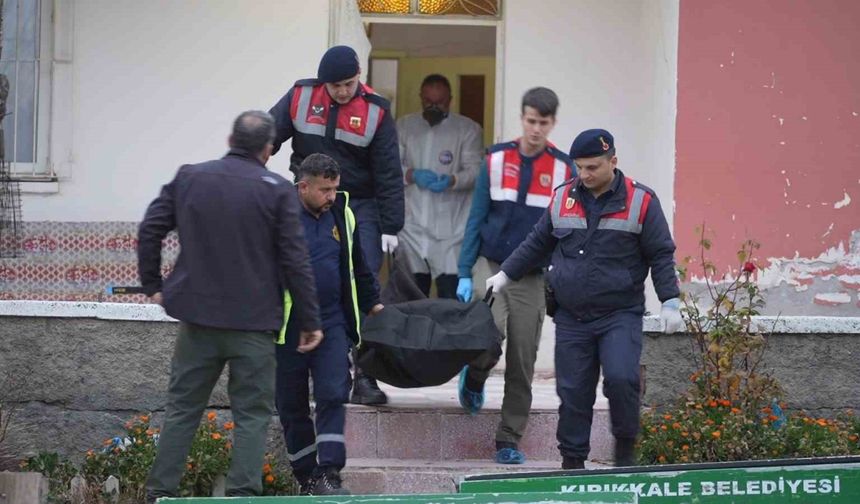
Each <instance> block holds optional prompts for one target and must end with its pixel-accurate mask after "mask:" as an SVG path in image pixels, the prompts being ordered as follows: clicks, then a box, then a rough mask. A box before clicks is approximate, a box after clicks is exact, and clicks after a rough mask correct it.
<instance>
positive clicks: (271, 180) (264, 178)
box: [260, 175, 281, 185]
mask: <svg viewBox="0 0 860 504" xmlns="http://www.w3.org/2000/svg"><path fill="white" fill-rule="evenodd" d="M260 179H261V180H262V181H263V182H266V183H268V184H272V185H279V184H280V183H281V182H280V181H279V180H278V179H276V178H275V177H273V176H271V175H263V176H262V177H260Z"/></svg>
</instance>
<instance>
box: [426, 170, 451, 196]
mask: <svg viewBox="0 0 860 504" xmlns="http://www.w3.org/2000/svg"><path fill="white" fill-rule="evenodd" d="M450 185H451V176H450V175H447V174H446V175H439V179H438V180H437V181H436V182H433V183H432V184H430V186H429V187H428V188H427V189H430V190H431V191H433V192H434V193H441V192H445V191H446V190H448V186H450Z"/></svg>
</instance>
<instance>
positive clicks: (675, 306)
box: [660, 298, 684, 334]
mask: <svg viewBox="0 0 860 504" xmlns="http://www.w3.org/2000/svg"><path fill="white" fill-rule="evenodd" d="M660 325H661V326H662V327H663V333H665V334H673V333H676V332H679V331H681V330H683V329H684V319H683V318H682V317H681V300H680V299H678V298H672V299H668V300H666V302H664V303H663V308H662V309H661V310H660Z"/></svg>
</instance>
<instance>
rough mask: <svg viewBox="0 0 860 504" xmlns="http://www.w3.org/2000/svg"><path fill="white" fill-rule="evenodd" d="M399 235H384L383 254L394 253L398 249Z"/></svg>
mask: <svg viewBox="0 0 860 504" xmlns="http://www.w3.org/2000/svg"><path fill="white" fill-rule="evenodd" d="M399 243H400V242H398V241H397V235H387V234H384V235H382V253H383V254H384V253H386V252H394V251H395V250H396V249H397V245H398V244H399Z"/></svg>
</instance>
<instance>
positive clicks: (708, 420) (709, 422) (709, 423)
mask: <svg viewBox="0 0 860 504" xmlns="http://www.w3.org/2000/svg"><path fill="white" fill-rule="evenodd" d="M705 423H706V424H708V425H714V421H713V420H711V419H710V418H709V419H707V420H705Z"/></svg>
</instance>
